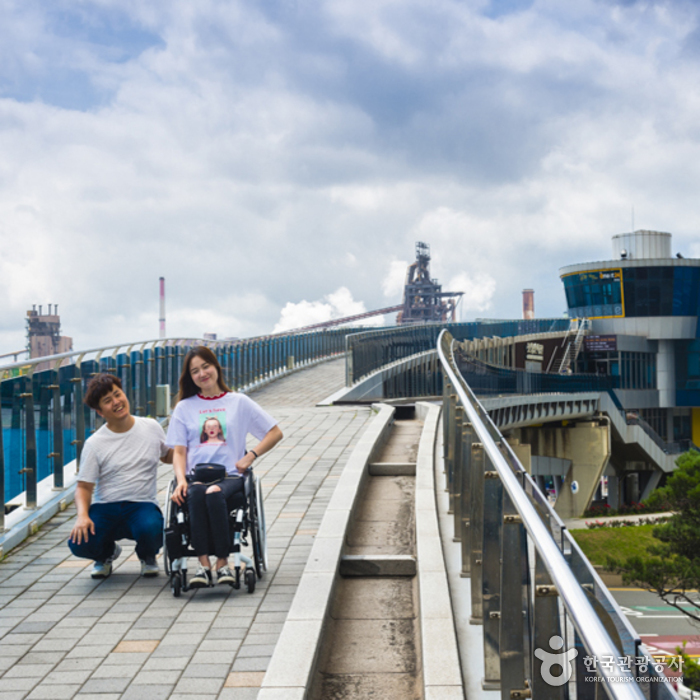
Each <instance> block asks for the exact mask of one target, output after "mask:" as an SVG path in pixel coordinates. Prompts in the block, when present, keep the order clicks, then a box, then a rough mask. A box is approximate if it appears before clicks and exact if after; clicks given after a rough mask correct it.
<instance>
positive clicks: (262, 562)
mask: <svg viewBox="0 0 700 700" xmlns="http://www.w3.org/2000/svg"><path fill="white" fill-rule="evenodd" d="M262 502H263V500H262V489H261V487H260V481H258V480H256V482H255V489H254V490H252V492H251V494H250V516H249V517H250V537H251V540H252V545H253V562H254V564H255V573H257V575H258V578H262V577H263V572H264V571H266V570H267V546H266V542H265V511H264V510H263V505H262ZM246 583H247V581H246Z"/></svg>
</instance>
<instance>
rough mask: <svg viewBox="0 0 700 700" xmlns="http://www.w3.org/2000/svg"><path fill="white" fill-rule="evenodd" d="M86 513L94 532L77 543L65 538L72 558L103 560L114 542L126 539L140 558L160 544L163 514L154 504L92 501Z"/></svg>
mask: <svg viewBox="0 0 700 700" xmlns="http://www.w3.org/2000/svg"><path fill="white" fill-rule="evenodd" d="M89 515H90V520H92V522H93V523H95V534H94V535H89V536H88V541H87V542H81V543H80V544H76V543H75V542H71V540H68V546H69V547H70V551H71V552H73V554H75V556H76V557H83V558H84V559H93V560H94V561H105V559H107V558H108V557H110V556H112V554H113V552H114V543H115V542H116V541H117V540H124V539H127V540H136V555H137V556H138V558H139V559H142V560H143V559H150V558H151V557H155V556H156V554H158V552H159V551H160V548H161V547H162V545H163V514H162V513H161V512H160V508H159V507H158V506H157V505H156V504H155V503H143V502H141V503H135V502H133V501H117V502H115V503H93V504H92V505H91V506H90V510H89Z"/></svg>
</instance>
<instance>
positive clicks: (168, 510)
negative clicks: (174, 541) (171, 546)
mask: <svg viewBox="0 0 700 700" xmlns="http://www.w3.org/2000/svg"><path fill="white" fill-rule="evenodd" d="M174 484H175V481H174V480H173V481H171V482H170V483H169V484H168V490H167V491H166V493H165V503H164V504H163V522H164V524H165V527H164V528H163V566H164V567H165V575H166V576H169V575H170V573H171V572H170V556H169V555H168V543H167V542H166V541H165V531H166V530H167V529H168V525H170V518H171V517H172V507H173V502H172V501H171V500H170V497H171V496H172V495H173V486H174Z"/></svg>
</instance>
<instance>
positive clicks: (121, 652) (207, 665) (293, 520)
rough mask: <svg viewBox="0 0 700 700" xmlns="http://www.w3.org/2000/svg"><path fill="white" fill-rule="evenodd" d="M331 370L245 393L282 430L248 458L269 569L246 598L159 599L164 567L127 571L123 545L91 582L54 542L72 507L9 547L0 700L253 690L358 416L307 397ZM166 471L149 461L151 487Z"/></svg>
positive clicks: (129, 561)
mask: <svg viewBox="0 0 700 700" xmlns="http://www.w3.org/2000/svg"><path fill="white" fill-rule="evenodd" d="M344 372H345V365H344V360H334V361H331V362H327V363H323V364H320V365H318V366H316V367H314V368H310V369H306V370H303V371H301V372H298V373H296V374H293V375H290V376H289V377H287V378H285V379H281V380H278V381H276V382H273V383H272V384H270V385H268V386H266V387H265V388H263V389H261V390H260V391H258V392H256V393H255V394H252V396H253V398H255V399H256V400H257V401H259V402H260V403H261V405H263V406H264V407H265V409H266V410H268V411H269V412H270V413H272V415H274V416H275V417H276V418H277V419H278V420H279V422H280V426H281V428H282V430H283V432H284V434H285V438H284V441H283V442H282V443H280V445H279V446H278V447H277V448H276V449H275V450H274V451H273V452H271V453H270V454H268V455H266V456H265V457H264V458H263V459H262V460H261V461H260V463H259V464H258V465H257V467H256V471H257V473H258V476H259V477H261V478H262V484H263V490H264V494H265V513H266V517H267V526H268V528H267V530H268V555H269V560H270V570H269V571H268V572H267V574H266V575H265V577H264V578H263V580H262V581H259V582H258V585H257V588H256V590H255V592H254V593H253V594H252V595H250V594H248V593H246V592H245V589H244V588H241V590H239V591H233V590H231V589H230V588H228V587H226V588H223V587H217V588H214V589H208V590H199V591H192V592H189V593H183V594H182V597H181V598H179V599H176V598H173V596H172V593H171V591H170V588H169V586H168V585H167V580H166V577H165V576H164V575H162V574H161V576H159V577H158V578H157V579H141V578H139V577H138V575H137V574H138V568H139V563H138V561H137V559H136V557H135V555H134V554H133V546H125V547H124V553H123V554H122V556H121V558H120V559H119V560H118V561H117V563H116V568H115V572H114V573H113V575H112V576H111V577H110V578H109V579H107V580H105V581H93V580H92V579H91V578H90V568H91V567H90V565H89V563H86V562H84V561H83V560H79V559H77V558H75V557H73V556H71V555H70V552H69V551H68V548H67V546H66V544H65V543H66V539H67V537H68V534H69V533H70V531H71V528H72V525H73V518H74V516H75V509H74V507H73V506H71V507H70V508H68V509H67V510H66V511H65V512H63V513H61V514H59V515H57V516H56V517H54V518H53V519H52V520H51V521H49V522H48V523H47V524H46V525H44V526H43V527H42V528H41V529H40V530H39V532H38V533H37V534H36V535H35V536H33V537H31V538H30V539H29V540H27V541H26V542H25V543H24V544H23V545H22V546H21V547H18V548H17V549H15V550H14V551H13V552H11V553H10V554H9V556H7V557H6V558H5V560H4V561H2V562H1V563H0V700H10V699H12V700H20V699H23V698H29V699H31V700H34V699H35V698H36V699H39V698H50V699H51V700H60V699H62V698H80V699H81V700H88V699H90V698H99V700H117V699H118V698H122V699H124V700H141V699H143V700H159V699H161V698H183V699H187V700H193V698H212V700H213V699H214V698H219V699H221V700H229V699H232V698H235V699H236V700H247V699H248V698H255V697H256V696H257V693H258V688H259V685H260V683H261V681H262V677H263V675H264V672H265V670H266V668H267V664H268V662H269V659H270V656H271V655H272V651H273V649H274V646H275V644H276V642H277V638H278V636H279V633H280V631H281V629H282V625H283V623H284V620H285V618H286V615H287V611H288V610H289V606H290V604H291V601H292V598H293V597H294V594H295V591H296V587H297V584H298V582H299V579H300V578H301V574H302V571H303V568H304V565H305V562H306V559H307V556H308V554H309V551H310V549H311V545H312V543H313V538H314V535H315V533H316V530H317V528H318V526H319V523H320V521H321V518H322V516H323V513H324V510H325V508H326V506H327V504H328V501H329V500H330V497H331V495H332V493H333V490H334V488H335V484H336V482H337V479H338V477H339V476H340V473H341V472H342V470H343V467H344V465H345V462H346V460H347V458H348V456H349V454H350V452H351V450H352V448H353V446H354V444H355V443H356V441H357V439H358V437H359V435H360V434H361V433H362V432H363V430H364V428H365V427H366V425H367V423H368V422H369V420H370V418H371V414H370V410H369V409H368V408H356V407H344V408H338V407H331V408H316V407H315V404H316V402H318V401H320V400H321V399H323V398H325V397H326V396H328V395H330V394H331V393H333V392H334V391H336V390H338V389H339V388H341V387H342V385H343V381H344ZM171 473H172V472H171V467H168V466H162V467H161V468H160V470H159V480H158V483H159V489H160V490H161V492H163V490H164V489H165V488H166V486H167V484H168V483H169V481H170V478H171ZM161 498H162V493H161ZM194 563H195V562H194V561H192V562H191V563H190V566H194Z"/></svg>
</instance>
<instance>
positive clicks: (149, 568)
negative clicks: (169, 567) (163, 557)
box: [141, 557, 160, 578]
mask: <svg viewBox="0 0 700 700" xmlns="http://www.w3.org/2000/svg"><path fill="white" fill-rule="evenodd" d="M159 571H160V569H159V568H158V563H157V562H156V558H155V557H148V558H147V559H141V576H143V577H144V578H153V577H154V576H158V572H159Z"/></svg>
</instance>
